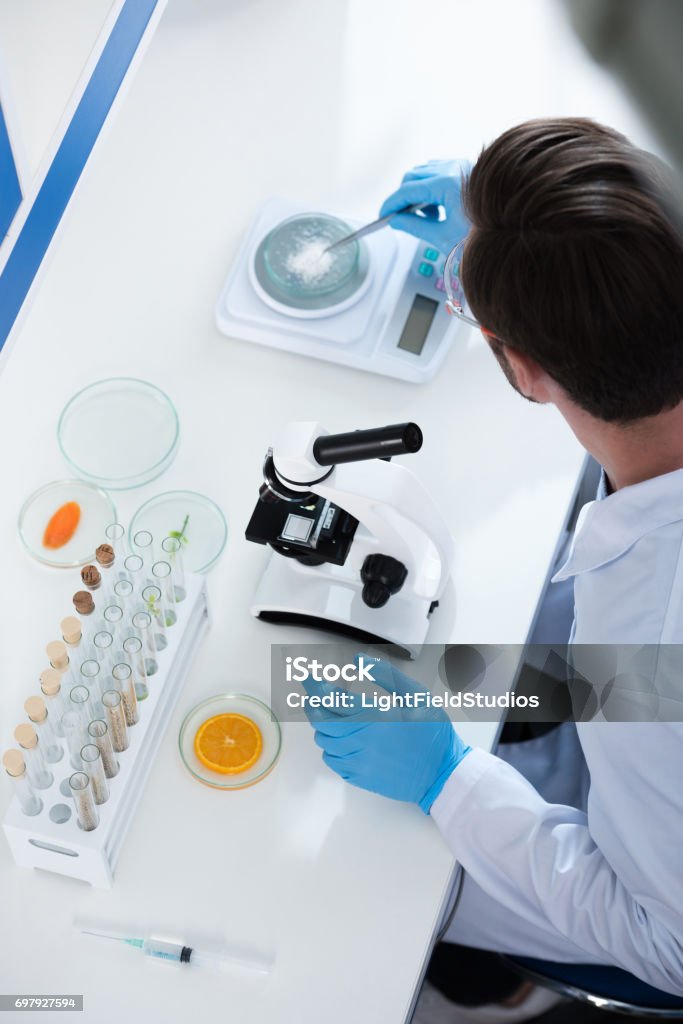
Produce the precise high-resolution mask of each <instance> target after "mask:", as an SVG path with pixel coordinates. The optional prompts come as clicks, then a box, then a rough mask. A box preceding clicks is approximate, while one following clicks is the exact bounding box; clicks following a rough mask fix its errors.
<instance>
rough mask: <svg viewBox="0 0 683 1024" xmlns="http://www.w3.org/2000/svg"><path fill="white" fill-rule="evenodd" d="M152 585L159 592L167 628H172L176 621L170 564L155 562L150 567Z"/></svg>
mask: <svg viewBox="0 0 683 1024" xmlns="http://www.w3.org/2000/svg"><path fill="white" fill-rule="evenodd" d="M152 576H153V577H154V583H155V584H156V586H157V587H158V588H159V590H160V591H161V608H162V611H163V614H164V621H165V622H166V625H167V626H174V625H175V624H176V622H177V620H178V616H177V615H176V612H175V608H174V605H175V603H176V601H175V590H174V588H173V570H172V569H171V563H170V562H163V561H161V562H155V563H154V565H153V566H152Z"/></svg>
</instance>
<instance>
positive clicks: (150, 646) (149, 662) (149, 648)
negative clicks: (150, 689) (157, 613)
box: [131, 612, 159, 677]
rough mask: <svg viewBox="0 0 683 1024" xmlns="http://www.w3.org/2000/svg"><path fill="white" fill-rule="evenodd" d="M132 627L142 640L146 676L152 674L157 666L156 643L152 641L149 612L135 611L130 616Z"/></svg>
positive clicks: (152, 632)
mask: <svg viewBox="0 0 683 1024" xmlns="http://www.w3.org/2000/svg"><path fill="white" fill-rule="evenodd" d="M131 621H132V625H133V629H134V630H135V632H136V634H137V636H139V637H140V639H141V640H142V651H143V654H144V657H145V669H146V670H147V676H148V677H149V676H153V675H154V673H155V672H156V671H157V670H158V668H159V666H158V664H157V660H156V653H157V649H156V644H155V643H154V626H153V624H152V616H151V615H150V614H149V612H136V613H135V615H134V616H133V618H132V620H131Z"/></svg>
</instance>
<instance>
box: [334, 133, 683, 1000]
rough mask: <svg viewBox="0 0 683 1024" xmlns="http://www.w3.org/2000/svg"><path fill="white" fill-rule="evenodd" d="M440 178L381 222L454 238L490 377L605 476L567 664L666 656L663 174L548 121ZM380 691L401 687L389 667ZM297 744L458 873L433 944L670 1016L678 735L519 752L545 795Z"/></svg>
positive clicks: (432, 757) (504, 771)
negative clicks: (596, 973) (643, 985)
mask: <svg viewBox="0 0 683 1024" xmlns="http://www.w3.org/2000/svg"><path fill="white" fill-rule="evenodd" d="M453 172H454V168H453V167H452V166H449V165H443V164H438V165H426V166H425V167H423V168H418V169H416V170H415V171H413V172H410V173H409V174H408V175H406V178H405V179H404V182H403V185H402V186H401V188H400V189H399V190H398V192H396V193H395V194H394V195H393V196H390V197H389V199H388V200H387V201H386V202H385V204H384V207H383V208H382V213H388V212H392V211H396V210H401V209H402V208H404V207H405V206H407V205H408V204H410V203H424V204H428V205H427V215H424V214H422V215H419V214H408V215H406V214H399V215H398V216H397V217H396V218H395V219H394V225H395V226H396V227H397V228H400V229H402V230H409V231H411V232H412V233H413V234H416V235H417V236H418V237H421V238H424V239H425V240H427V241H429V242H430V243H431V244H434V245H436V246H437V247H438V248H439V249H441V251H444V252H445V251H447V250H448V249H449V248H451V247H452V246H454V245H455V244H456V243H457V242H458V241H459V240H460V238H462V237H463V236H464V235H465V234H466V239H465V242H464V246H463V250H462V263H461V272H460V277H461V283H462V286H463V289H464V293H465V295H466V297H467V302H468V305H469V310H470V312H471V315H472V316H473V318H474V319H475V320H476V321H477V322H478V323H479V324H480V325H481V327H482V331H483V332H484V337H485V338H486V340H487V342H488V344H489V345H490V347H491V350H492V352H493V354H494V356H495V358H496V359H497V361H498V363H499V365H500V367H501V369H502V370H503V372H504V373H505V375H506V377H507V379H508V380H509V381H510V383H511V384H512V386H513V387H514V388H515V389H516V390H517V391H518V392H519V393H520V394H521V395H523V396H524V397H525V398H527V399H529V400H530V401H532V402H539V403H548V402H550V403H552V404H554V405H555V406H556V407H557V409H558V410H559V411H560V413H561V414H562V416H564V418H565V419H566V421H567V423H568V424H569V426H570V427H571V429H572V430H573V431H574V433H575V434H576V436H577V438H578V439H579V441H580V442H581V443H582V444H583V445H584V446H585V448H586V449H587V450H588V452H590V453H591V454H592V455H593V456H594V458H595V459H596V460H597V462H599V464H600V465H601V466H602V467H603V478H602V481H601V486H600V491H599V494H598V500H597V501H594V502H591V503H590V504H589V505H588V506H586V507H585V508H584V509H583V511H582V514H581V516H580V518H579V522H578V525H577V528H576V532H575V537H574V540H573V543H572V546H571V550H570V551H569V554H568V557H567V559H566V561H565V563H564V565H563V566H562V568H561V569H560V570H559V572H557V574H556V576H555V577H554V578H555V580H557V581H563V580H564V581H570V582H568V583H565V586H567V585H568V586H570V587H571V581H573V601H574V617H573V625H572V627H571V637H570V640H571V644H572V645H573V646H572V650H573V651H578V650H579V649H580V648H579V646H577V645H583V644H600V645H602V644H610V645H612V644H614V645H619V644H622V645H623V644H641V645H651V647H649V648H648V649H649V650H654V651H659V650H660V645H674V644H679V643H681V641H682V640H683V245H682V243H681V239H680V238H679V237H678V236H677V234H676V231H675V229H674V227H673V226H672V224H671V222H670V220H669V217H668V215H667V205H666V204H667V197H668V195H669V185H668V176H667V171H666V169H665V168H664V167H663V165H662V164H661V163H660V162H659V161H657V160H656V159H655V158H654V157H652V156H650V155H648V154H645V153H643V152H642V151H640V150H638V149H636V148H635V147H634V146H632V145H631V144H630V143H629V142H628V141H627V140H626V139H625V138H624V137H623V136H621V135H619V134H618V133H617V132H615V131H612V130H610V129H608V128H605V127H602V126H600V125H598V124H595V123H593V122H591V121H588V120H582V119H558V120H548V121H532V122H529V123H527V124H522V125H520V126H518V127H516V128H513V129H511V130H510V131H508V132H506V133H505V134H504V135H502V136H501V137H500V138H499V139H497V140H496V141H495V142H493V143H492V144H491V145H490V146H488V147H487V148H486V149H484V151H483V152H482V154H481V156H480V157H479V159H478V160H477V162H476V164H475V165H474V167H473V169H472V170H471V172H470V173H469V175H467V176H463V179H462V187H460V181H459V178H458V176H454V173H453ZM461 203H462V205H461ZM437 207H441V208H442V217H441V219H438V218H437V217H436V216H432V215H431V214H432V213H433V211H434V210H435V209H436V208H437ZM444 210H445V218H444V217H443V212H444ZM463 214H464V217H463ZM500 426H501V428H503V427H504V424H501V425H500ZM550 639H551V640H553V641H559V640H561V639H563V638H561V637H556V636H555V637H551V638H550ZM662 649H663V647H662ZM652 666H653V667H652V671H653V673H655V674H656V673H658V672H660V671H661V669H660V666H659V663H657V662H654V661H653V662H652ZM678 678H679V677H678V676H677V675H676V673H675V672H674V673H673V676H672V679H673V682H672V683H671V685H672V686H673V700H674V703H675V702H676V701H679V702H680V698H681V697H682V696H683V681H681V682H678ZM379 681H380V682H382V684H383V685H385V686H386V687H387V688H388V689H401V688H406V687H409V686H410V682H409V681H408V680H406V678H405V677H404V676H402V675H401V674H400V673H397V672H396V671H395V670H392V669H391V666H388V665H386V666H384V668H383V669H382V670H381V675H380V680H379ZM670 689H671V687H670ZM674 717H675V716H674ZM314 725H315V727H316V734H315V738H316V742H317V743H318V745H319V746H320V747H322V749H323V752H324V755H323V756H324V758H325V761H326V762H327V764H328V765H329V766H330V767H331V768H332V769H333V770H335V771H337V772H338V773H339V774H340V775H342V776H343V777H344V778H347V779H348V780H349V781H351V782H353V783H355V784H356V785H359V786H362V787H363V788H366V789H369V790H373V791H375V792H377V793H381V794H383V795H387V796H392V797H394V798H398V799H402V800H406V801H410V802H414V803H417V804H419V806H420V807H421V808H422V809H423V811H425V812H426V813H429V814H431V816H432V818H433V819H434V821H435V822H436V825H437V826H438V828H439V829H440V831H441V832H442V834H443V836H444V838H445V840H446V842H447V843H448V845H449V847H450V849H451V850H452V852H453V854H454V856H455V857H456V859H457V860H458V862H459V863H460V864H461V865H462V867H463V868H464V871H465V881H464V885H463V890H462V894H461V899H460V902H459V905H458V908H457V912H456V914H455V917H454V920H453V923H452V925H451V928H450V930H449V933H448V936H447V938H448V939H449V940H450V941H452V942H457V943H461V944H464V945H467V946H469V947H475V948H477V949H480V950H491V951H498V952H505V953H510V954H517V955H519V956H529V957H536V958H542V959H544V960H550V961H556V962H564V963H583V964H599V965H610V966H617V967H620V968H623V969H624V970H626V971H628V972H630V973H631V974H633V975H635V976H636V977H637V978H639V979H642V980H643V981H645V982H647V983H649V984H650V985H652V986H654V987H655V988H657V989H660V990H663V991H665V992H668V993H674V994H677V995H682V994H683V881H682V873H681V867H682V864H683V861H682V859H681V851H682V850H683V725H682V724H681V723H680V716H679V721H678V722H676V721H674V722H668V721H664V720H662V721H654V720H650V721H647V720H645V721H635V722H623V721H609V722H605V721H603V722H593V723H581V722H580V723H578V725H577V726H574V725H572V724H569V725H565V726H562V727H561V728H559V729H556V730H554V731H553V732H551V733H549V734H548V735H547V736H545V737H542V738H541V739H540V740H538V739H537V740H533V741H531V742H532V743H534V744H536V745H537V746H538V748H539V749H538V751H537V753H538V754H539V757H538V758H537V762H538V763H539V764H542V763H544V755H543V750H544V749H545V767H546V768H547V767H549V766H552V765H553V763H555V766H556V767H557V766H558V765H559V767H560V768H561V772H560V773H559V775H558V773H557V772H556V773H555V784H554V789H553V786H549V785H547V784H546V780H545V779H544V776H543V773H542V772H541V771H537V772H536V774H535V775H534V770H533V767H529V769H528V771H527V772H526V775H527V776H528V777H525V776H524V775H522V774H521V773H520V772H519V771H517V770H516V768H515V767H513V766H512V764H510V763H508V762H509V761H514V757H512V756H509V755H507V754H506V751H505V748H504V747H501V748H500V750H501V754H502V756H500V757H498V756H494V755H492V754H489V753H487V752H485V751H483V750H471V749H470V748H468V747H467V746H466V745H465V744H464V743H463V741H462V740H461V739H460V737H459V736H458V735H457V733H456V732H455V731H454V729H453V728H452V726H451V724H450V722H447V721H445V720H442V721H437V720H434V721H432V722H431V723H429V724H424V723H423V724H422V725H421V727H420V728H415V727H414V725H415V723H410V722H400V723H387V722H385V723H381V722H362V721H355V720H354V717H353V716H349V717H347V718H342V717H334V716H327V718H326V719H319V720H317V721H314ZM523 746H525V745H524V744H514V745H513V747H523ZM548 750H550V751H551V754H550V755H548ZM504 758H505V759H504ZM531 762H533V759H531V761H530V762H529V763H531ZM558 777H559V786H558V784H557V781H558ZM563 783H564V793H562V792H560V791H561V790H562V785H563ZM549 790H553V791H552V792H549ZM454 962H457V958H456V959H455V960H454ZM441 973H442V974H443V971H441ZM449 994H450V995H452V996H453V997H454V998H456V999H457V991H456V992H451V993H449ZM470 1001H471V1000H470ZM536 1012H538V1010H537V1011H536ZM482 1019H483V1018H482Z"/></svg>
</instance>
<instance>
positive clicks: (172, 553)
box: [161, 537, 187, 603]
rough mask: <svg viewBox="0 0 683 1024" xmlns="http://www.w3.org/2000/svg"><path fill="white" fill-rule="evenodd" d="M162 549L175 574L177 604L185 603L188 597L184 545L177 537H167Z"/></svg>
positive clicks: (174, 585)
mask: <svg viewBox="0 0 683 1024" xmlns="http://www.w3.org/2000/svg"><path fill="white" fill-rule="evenodd" d="M161 549H162V551H163V552H164V553H165V554H166V555H167V557H168V562H169V564H170V566H171V571H172V574H173V591H174V593H175V599H176V603H179V602H180V601H184V600H185V598H186V596H187V590H186V588H185V568H184V566H183V545H182V542H181V541H180V540H178V538H177V537H165V538H164V539H163V540H162V542H161Z"/></svg>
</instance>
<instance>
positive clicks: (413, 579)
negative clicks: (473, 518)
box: [246, 423, 453, 658]
mask: <svg viewBox="0 0 683 1024" xmlns="http://www.w3.org/2000/svg"><path fill="white" fill-rule="evenodd" d="M421 447H422V431H421V430H420V428H419V427H418V426H417V424H415V423H399V424H394V425H392V426H387V427H379V428H375V429H371V430H356V431H352V432H350V433H345V434H329V433H328V432H327V430H326V429H325V428H324V427H323V426H322V425H321V424H320V423H289V424H288V425H287V426H286V427H285V428H284V430H283V431H282V435H281V436H280V438H279V439H278V441H277V442H276V443H275V444H274V445H273V447H272V448H269V449H268V452H267V454H266V458H265V462H264V465H263V478H264V483H263V484H262V486H261V489H260V491H259V500H258V503H257V505H256V508H255V509H254V512H253V514H252V517H251V519H250V520H249V525H248V526H247V529H246V538H247V540H250V541H254V542H255V543H257V544H266V545H269V546H270V547H271V548H272V552H271V555H270V558H269V560H268V563H267V566H266V569H265V571H264V573H263V576H262V578H261V581H260V583H259V585H258V588H257V590H256V594H255V595H254V599H253V603H252V606H251V612H252V614H253V615H255V616H257V617H258V618H260V619H263V620H265V621H267V622H280V623H291V624H295V625H302V626H308V627H312V628H318V629H324V630H331V631H333V632H336V633H339V634H342V635H344V636H352V637H356V638H357V639H358V640H360V641H363V642H366V643H390V644H394V645H396V646H397V647H398V648H400V649H401V650H402V652H403V653H405V654H406V655H407V656H408V657H411V658H415V657H417V656H418V655H419V653H420V650H421V648H422V645H423V643H424V641H425V638H426V636H427V631H428V629H429V621H430V616H431V614H432V612H433V611H434V609H435V608H436V607H437V605H438V603H439V596H440V595H441V594H442V592H443V590H444V588H445V586H446V583H447V581H448V577H449V574H450V568H451V562H452V558H453V541H452V538H451V536H450V533H449V531H448V528H447V526H446V523H445V521H444V519H443V517H442V516H441V513H440V511H439V509H438V508H437V506H436V504H435V502H434V500H433V499H432V497H431V496H430V495H429V493H428V492H427V491H426V489H425V488H424V487H423V486H422V484H421V483H420V481H419V480H418V479H417V477H415V476H414V475H413V473H411V472H410V470H409V469H406V468H405V466H402V465H399V464H398V463H396V462H393V461H391V460H392V458H393V456H396V455H406V454H414V453H415V452H418V451H419V450H420V448H421Z"/></svg>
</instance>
